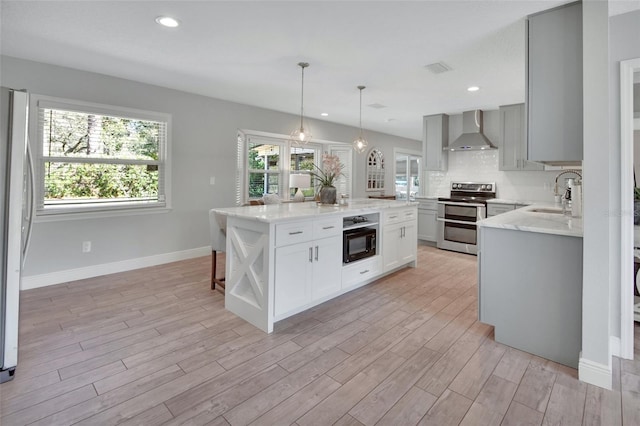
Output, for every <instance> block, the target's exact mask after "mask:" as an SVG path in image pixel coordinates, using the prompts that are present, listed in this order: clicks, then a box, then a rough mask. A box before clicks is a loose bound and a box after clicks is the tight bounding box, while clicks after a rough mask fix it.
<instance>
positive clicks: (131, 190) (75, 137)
mask: <svg viewBox="0 0 640 426" xmlns="http://www.w3.org/2000/svg"><path fill="white" fill-rule="evenodd" d="M44 118H45V120H44V123H43V124H44V138H43V154H44V155H45V160H46V157H66V158H68V159H69V160H68V161H45V167H46V169H45V190H46V196H45V198H46V199H47V200H53V199H58V200H62V199H118V198H148V197H156V196H157V195H158V166H157V165H149V164H113V163H111V164H104V163H100V162H96V163H88V162H85V161H83V162H74V159H80V158H82V159H87V158H90V159H93V158H95V159H110V160H115V162H116V163H117V162H118V161H119V160H143V161H158V160H159V159H160V136H161V134H160V132H161V130H162V129H163V127H162V123H158V122H154V121H143V120H134V119H129V118H121V117H109V116H100V115H94V114H86V113H79V112H73V111H63V110H54V109H47V110H45V111H44Z"/></svg>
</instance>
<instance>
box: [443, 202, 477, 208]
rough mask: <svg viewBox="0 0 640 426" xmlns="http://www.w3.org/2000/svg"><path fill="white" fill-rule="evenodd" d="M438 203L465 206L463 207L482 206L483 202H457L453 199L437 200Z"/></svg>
mask: <svg viewBox="0 0 640 426" xmlns="http://www.w3.org/2000/svg"><path fill="white" fill-rule="evenodd" d="M438 204H444V205H445V206H465V207H484V206H485V205H484V204H480V203H458V202H455V201H438Z"/></svg>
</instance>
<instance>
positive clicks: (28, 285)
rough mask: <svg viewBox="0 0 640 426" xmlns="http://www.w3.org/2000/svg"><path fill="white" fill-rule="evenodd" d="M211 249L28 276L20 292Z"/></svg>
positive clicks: (207, 252) (209, 251)
mask: <svg viewBox="0 0 640 426" xmlns="http://www.w3.org/2000/svg"><path fill="white" fill-rule="evenodd" d="M210 254H211V247H210V246H205V247H198V248H193V249H188V250H182V251H174V252H171V253H162V254H156V255H153V256H146V257H138V258H136V259H127V260H122V261H119V262H111V263H102V264H99V265H92V266H86V267H84V268H76V269H67V270H65V271H56V272H51V273H48V274H40V275H30V276H26V277H22V281H21V283H20V290H30V289H33V288H40V287H46V286H50V285H55V284H61V283H66V282H69V281H77V280H84V279H87V278H94V277H99V276H101V275H108V274H115V273H117V272H125V271H131V270H133V269H140V268H147V267H149V266H156V265H162V264H164V263H171V262H177V261H180V260H186V259H192V258H194V257H202V256H209V255H210Z"/></svg>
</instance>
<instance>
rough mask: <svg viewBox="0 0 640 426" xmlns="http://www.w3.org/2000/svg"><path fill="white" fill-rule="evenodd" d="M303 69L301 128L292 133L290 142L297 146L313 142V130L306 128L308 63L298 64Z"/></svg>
mask: <svg viewBox="0 0 640 426" xmlns="http://www.w3.org/2000/svg"><path fill="white" fill-rule="evenodd" d="M298 66H299V67H300V68H302V91H301V97H300V127H299V128H297V129H295V130H294V131H293V132H291V137H290V141H291V142H293V143H295V144H296V145H303V144H306V143H309V141H311V130H310V129H309V127H308V126H307V128H306V129H305V128H304V69H305V68H307V67H308V66H309V63H308V62H298Z"/></svg>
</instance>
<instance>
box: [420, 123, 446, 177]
mask: <svg viewBox="0 0 640 426" xmlns="http://www.w3.org/2000/svg"><path fill="white" fill-rule="evenodd" d="M448 144H449V116H448V115H446V114H437V115H427V116H425V117H423V118H422V156H423V158H424V169H425V170H430V171H446V170H447V151H444V150H443V148H445V147H446V146H447V145H448Z"/></svg>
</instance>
